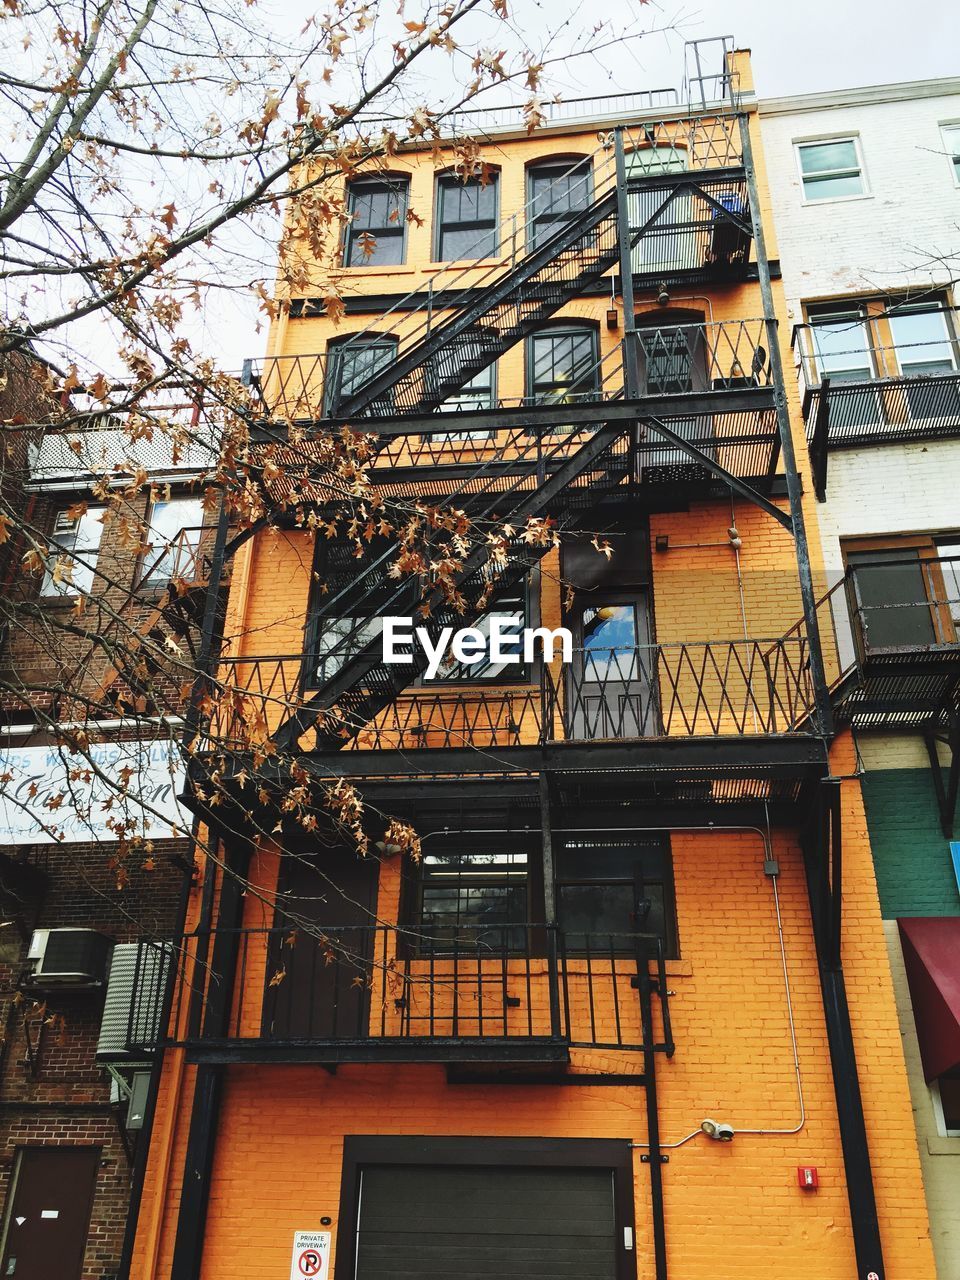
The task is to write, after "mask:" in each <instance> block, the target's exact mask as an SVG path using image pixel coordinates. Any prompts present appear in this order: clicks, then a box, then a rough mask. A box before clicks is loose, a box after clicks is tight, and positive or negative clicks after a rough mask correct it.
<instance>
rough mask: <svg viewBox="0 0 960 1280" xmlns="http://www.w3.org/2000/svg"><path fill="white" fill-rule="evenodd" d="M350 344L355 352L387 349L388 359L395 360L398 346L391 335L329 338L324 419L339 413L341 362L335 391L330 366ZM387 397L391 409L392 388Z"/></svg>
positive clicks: (341, 378) (324, 392) (377, 370)
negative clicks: (380, 348)
mask: <svg viewBox="0 0 960 1280" xmlns="http://www.w3.org/2000/svg"><path fill="white" fill-rule="evenodd" d="M351 343H352V344H353V345H354V349H355V350H357V351H360V350H363V349H364V348H366V349H372V348H374V347H377V346H380V347H382V348H383V349H384V350H385V351H386V350H387V349H388V348H389V351H390V359H395V358H396V354H397V348H398V346H399V342H398V340H397V339H396V338H395V337H393V335H391V334H382V333H370V334H369V335H367V336H365V337H363V338H362V339H361V337H360V334H358V333H346V334H343V335H342V336H340V337H336V338H331V339H330V340H329V341H328V342H327V346H326V350H325V352H324V356H325V365H324V379H323V416H324V417H325V418H335V417H336V416H337V414H338V413H339V412H340V401H341V400H342V399H343V361H340V362H339V369H338V373H337V379H336V389H335V390H334V384H333V383H332V382H331V380H330V373H331V365H332V363H333V361H334V360H335V359H336V358H337V356H338V354H339V353H340V352H341V351H345V350H347V349H348V348H349V347H350V345H351ZM388 363H389V361H385V362H384V364H383V365H382V366H378V367H377V369H376V370H375V371H374V375H373V376H376V374H378V373H380V372H381V369H385V368H386V367H387V364H388ZM351 394H352V393H351ZM387 395H388V396H389V399H390V403H391V407H392V404H393V390H392V388H391V390H390V391H389V392H388V393H387ZM386 398H387V397H384V399H385V400H386ZM372 416H376V415H372Z"/></svg>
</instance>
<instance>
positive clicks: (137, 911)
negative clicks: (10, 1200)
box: [0, 840, 190, 1280]
mask: <svg viewBox="0 0 960 1280" xmlns="http://www.w3.org/2000/svg"><path fill="white" fill-rule="evenodd" d="M189 848H190V846H189V843H188V842H187V841H185V840H179V841H158V842H157V847H156V850H155V853H154V858H155V861H156V869H155V870H154V871H145V870H143V869H142V868H140V867H137V866H134V867H131V872H130V882H129V885H128V887H127V888H126V889H125V890H123V891H122V892H120V891H118V890H117V887H116V877H115V873H114V872H113V871H112V870H111V869H110V867H109V866H108V858H109V856H110V846H109V845H96V844H89V845H67V844H64V845H50V844H47V845H39V846H37V847H36V848H32V849H29V848H28V849H25V850H23V851H22V852H23V853H24V854H25V855H26V857H27V858H28V859H29V860H30V861H31V862H32V863H33V864H34V865H36V866H39V867H41V868H42V869H43V870H44V871H45V873H46V876H47V888H46V892H45V893H44V895H43V898H42V900H41V901H40V902H39V903H38V904H37V905H36V909H35V910H34V911H33V912H24V914H23V919H24V923H25V925H26V926H27V929H28V930H30V929H32V928H50V927H64V926H67V927H69V926H74V927H81V928H96V929H100V930H102V931H103V932H105V933H107V934H108V935H109V936H110V937H112V938H113V939H114V940H115V941H118V942H122V941H130V940H133V939H135V938H137V937H139V936H158V935H159V936H169V935H170V934H171V933H172V931H173V926H174V920H175V916H176V911H177V904H178V902H179V898H180V885H181V883H182V872H181V871H180V870H179V869H178V868H176V867H174V866H172V865H171V863H170V862H169V855H172V854H178V855H180V856H185V855H186V854H187V853H188V852H189ZM25 954H26V950H25V948H23V949H22V951H21V957H20V963H19V964H15V965H8V966H3V967H2V968H0V1026H2V1028H3V1039H2V1044H0V1199H2V1200H3V1201H4V1202H6V1201H7V1197H8V1195H9V1192H10V1189H11V1188H10V1179H11V1175H12V1173H13V1170H14V1166H15V1161H16V1151H17V1148H18V1147H20V1146H59V1145H81V1146H98V1147H101V1148H102V1158H101V1164H100V1170H99V1174H98V1177H97V1184H96V1193H95V1197H94V1202H93V1210H92V1215H91V1221H90V1231H89V1235H88V1240H87V1248H86V1253H85V1256H84V1265H83V1273H82V1280H107V1278H108V1277H112V1276H113V1275H114V1274H115V1273H116V1268H117V1265H118V1262H119V1256H120V1248H121V1243H122V1240H123V1232H124V1227H125V1224H126V1216H127V1205H128V1202H129V1198H130V1173H131V1171H130V1165H129V1160H128V1155H127V1153H126V1151H125V1149H124V1146H123V1143H122V1141H121V1139H120V1134H119V1128H118V1125H120V1124H122V1122H123V1118H124V1115H125V1110H126V1108H125V1106H120V1107H119V1108H117V1107H114V1106H112V1105H111V1102H110V1080H109V1077H108V1076H107V1074H106V1072H105V1071H104V1070H103V1069H102V1068H101V1067H98V1066H97V1064H96V1061H95V1052H96V1044H97V1038H98V1035H99V1031H100V1017H101V1013H102V1010H103V995H102V993H100V994H76V995H62V996H60V995H55V996H49V997H47V998H46V1000H45V1003H44V1005H43V1006H38V1005H37V1003H36V1002H35V1001H33V1000H31V999H29V998H27V999H23V998H21V997H19V996H18V994H17V979H18V976H19V974H20V973H22V972H23V971H24V970H25V969H26V968H27V967H28V966H27V964H26V961H25ZM25 1021H26V1028H25V1026H24V1022H25ZM28 1034H29V1037H30V1042H31V1043H32V1045H33V1063H32V1064H31V1056H30V1054H29V1053H28V1051H27V1035H28Z"/></svg>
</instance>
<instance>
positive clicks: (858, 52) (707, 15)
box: [511, 0, 960, 96]
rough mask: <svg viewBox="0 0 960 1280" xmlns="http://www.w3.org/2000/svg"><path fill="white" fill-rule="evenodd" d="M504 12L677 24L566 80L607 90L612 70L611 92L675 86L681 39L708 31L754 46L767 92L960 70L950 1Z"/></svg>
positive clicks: (785, 0) (549, 4) (609, 3)
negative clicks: (613, 62)
mask: <svg viewBox="0 0 960 1280" xmlns="http://www.w3.org/2000/svg"><path fill="white" fill-rule="evenodd" d="M511 9H512V11H513V14H514V16H516V17H518V18H522V22H521V23H518V25H520V26H521V28H522V29H523V30H524V31H530V32H532V31H536V30H537V28H538V27H541V28H542V27H543V26H544V25H545V24H546V23H548V22H549V23H553V22H555V20H556V15H557V14H558V12H560V11H562V10H564V9H568V10H569V11H571V13H578V14H579V20H580V22H581V23H582V22H584V21H586V20H588V18H589V16H590V15H596V16H597V17H600V16H602V17H603V18H609V19H612V20H615V21H619V22H624V21H629V20H630V19H631V18H632V17H636V19H637V23H638V29H639V28H649V27H656V26H662V25H665V24H669V23H671V22H675V23H676V25H677V28H678V30H677V32H676V33H671V34H670V35H668V36H660V35H655V36H651V37H650V38H649V39H648V40H642V41H640V43H639V44H638V45H636V46H633V47H632V49H631V51H630V53H629V54H628V55H626V56H621V57H618V58H617V59H616V66H615V67H613V68H611V67H609V66H606V67H604V68H600V67H588V66H587V65H586V64H584V63H582V64H580V65H579V66H578V68H577V70H576V72H575V75H574V77H573V79H574V80H575V81H576V80H579V81H580V82H581V89H582V92H584V93H602V92H604V90H603V89H602V88H601V87H600V85H601V84H602V83H603V80H602V75H603V74H606V75H611V73H612V75H611V83H610V85H609V88H608V90H607V91H608V92H615V91H617V90H620V89H622V90H624V91H626V90H628V89H630V88H650V87H653V88H655V87H658V86H668V85H674V86H675V85H678V84H679V81H680V79H681V77H682V74H683V66H682V64H683V49H682V46H683V41H684V39H690V40H693V39H700V38H702V37H705V36H715V35H732V36H733V37H734V39H735V41H736V44H737V46H738V47H741V48H749V49H751V50H752V51H753V67H754V75H755V77H756V81H757V90H758V92H759V93H761V94H763V95H765V96H771V95H780V94H787V93H813V92H816V91H817V90H820V89H844V88H850V87H852V86H855V85H868V84H886V83H889V82H892V81H897V80H925V79H930V78H933V77H936V76H960V3H958V2H957V0H806V2H805V3H804V4H803V5H802V6H801V5H800V4H797V3H794V2H793V0H703V2H702V3H700V4H697V3H688V4H676V5H674V4H670V3H667V2H666V0H651V3H648V4H642V3H640V2H639V0H585V2H584V3H581V0H511ZM598 72H599V73H600V74H599V75H598Z"/></svg>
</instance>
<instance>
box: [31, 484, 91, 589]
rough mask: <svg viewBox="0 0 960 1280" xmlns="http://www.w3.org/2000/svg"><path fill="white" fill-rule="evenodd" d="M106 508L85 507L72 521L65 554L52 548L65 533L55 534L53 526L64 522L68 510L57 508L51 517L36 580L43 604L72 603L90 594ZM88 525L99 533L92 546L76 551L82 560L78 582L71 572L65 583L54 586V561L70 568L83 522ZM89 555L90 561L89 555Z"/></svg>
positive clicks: (75, 574)
mask: <svg viewBox="0 0 960 1280" xmlns="http://www.w3.org/2000/svg"><path fill="white" fill-rule="evenodd" d="M106 511H107V508H106V507H103V506H93V507H88V508H87V510H86V511H85V512H84V513H83V515H80V516H77V517H76V518H75V519H74V520H73V521H72V523H73V526H74V542H73V546H72V547H71V549H70V550H69V551H65V550H61V549H59V548H58V547H55V546H54V545H53V542H54V540H59V541H61V542H63V541H64V539H63V537H62V534H63V533H64V532H67V530H59V531H58V528H57V526H58V525H59V524H60V522H61V520H64V521H65V520H68V519H69V516H68V514H67V513H68V508H67V507H60V508H59V509H58V510H57V511H56V512H55V513H54V517H53V528H52V530H51V533H50V542H49V543H48V551H49V554H48V556H47V559H46V563H45V564H44V572H43V577H42V579H41V580H40V589H39V596H40V599H41V600H44V601H57V600H74V599H76V597H77V596H80V595H91V594H92V592H93V583H94V579H95V577H96V573H97V564H98V563H99V560H100V548H101V546H102V545H103V534H104V529H105V525H104V523H103V519H102V517H103V516H104V515H105V514H106ZM85 521H87V522H88V526H96V527H97V528H98V529H99V533H98V535H97V539H96V543H95V544H92V545H90V546H84V547H81V548H80V554H81V555H82V556H83V557H84V559H85V560H86V563H84V564H82V565H81V566H80V578H79V581H78V577H77V573H76V571H75V570H74V572H73V573H71V577H70V580H69V581H64V582H60V583H56V582H54V580H53V575H54V570H55V567H56V564H57V561H58V560H68V561H69V562H70V563H71V564H72V565H73V564H75V561H74V559H73V557H74V555H75V554H76V553H77V538H78V537H79V534H80V531H81V529H82V528H83V526H84V522H85ZM91 552H92V561H91V560H90V555H91ZM87 574H89V579H90V580H89V582H86V575H87Z"/></svg>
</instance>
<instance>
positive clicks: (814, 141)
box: [793, 133, 871, 205]
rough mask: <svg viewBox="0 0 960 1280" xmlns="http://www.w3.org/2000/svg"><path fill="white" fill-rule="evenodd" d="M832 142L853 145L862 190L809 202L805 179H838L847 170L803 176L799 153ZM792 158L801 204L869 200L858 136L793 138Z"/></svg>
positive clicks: (826, 171)
mask: <svg viewBox="0 0 960 1280" xmlns="http://www.w3.org/2000/svg"><path fill="white" fill-rule="evenodd" d="M834 142H852V143H853V147H854V151H855V153H856V157H857V168H858V170H859V174H860V182H861V185H862V187H863V190H862V191H859V192H857V193H856V194H855V195H849V196H824V197H823V198H822V199H819V200H818V199H817V198H816V197H814V199H812V200H811V199H810V198H809V197H808V195H807V188H806V185H805V182H806V179H807V178H814V179H816V178H826V177H840V176H842V175H843V174H845V173H848V172H849V170H847V169H837V170H829V169H828V170H825V171H824V172H823V173H819V174H809V173H807V174H805V173H804V172H803V166H802V165H801V163H800V152H801V151H802V150H803V148H804V147H822V146H827V145H829V144H830V143H834ZM793 156H794V163H795V164H796V166H797V176H798V177H799V179H800V193H801V196H802V203H803V204H805V205H821V204H839V203H840V202H841V201H847V200H867V199H869V198H870V196H871V191H870V185H869V183H868V182H867V170H866V166H865V165H864V163H863V148H862V147H861V145H860V135H859V134H858V133H834V134H827V135H821V136H819V137H816V138H794V139H793Z"/></svg>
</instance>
